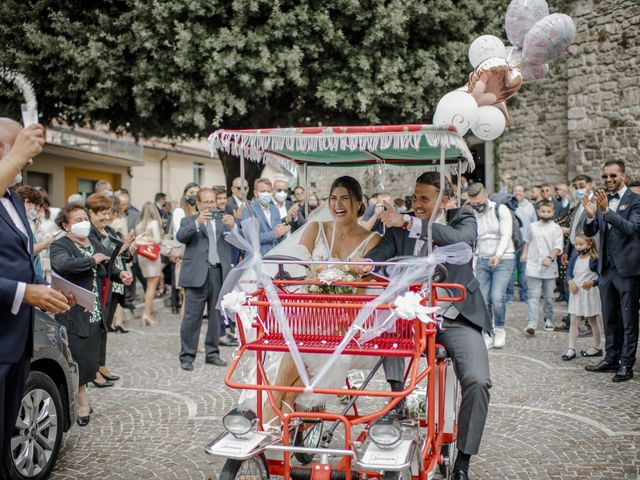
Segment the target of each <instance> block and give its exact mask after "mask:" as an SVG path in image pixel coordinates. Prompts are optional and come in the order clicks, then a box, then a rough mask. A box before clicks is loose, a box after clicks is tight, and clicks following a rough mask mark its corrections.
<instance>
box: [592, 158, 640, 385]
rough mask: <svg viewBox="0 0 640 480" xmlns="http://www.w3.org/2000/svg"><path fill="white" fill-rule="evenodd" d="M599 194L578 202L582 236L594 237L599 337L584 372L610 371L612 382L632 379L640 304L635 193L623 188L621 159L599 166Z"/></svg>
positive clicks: (639, 222) (639, 221)
mask: <svg viewBox="0 0 640 480" xmlns="http://www.w3.org/2000/svg"><path fill="white" fill-rule="evenodd" d="M602 180H603V182H604V185H605V189H606V192H605V190H598V191H597V192H596V194H595V203H592V202H590V201H589V199H588V198H586V197H585V198H583V199H582V205H583V207H584V211H585V214H586V217H587V220H586V222H585V224H584V233H585V234H586V235H588V236H590V237H593V236H595V235H596V234H599V237H600V242H599V243H600V245H599V251H600V261H599V263H598V273H599V274H600V279H599V287H600V298H601V300H602V317H603V320H604V333H605V337H606V340H605V351H606V354H605V357H604V359H603V360H602V361H601V362H599V363H597V364H596V365H588V366H587V367H586V368H585V370H587V371H588V372H615V375H614V377H613V381H614V382H624V381H627V380H630V379H631V378H633V365H634V363H635V361H636V350H637V347H638V303H639V302H640V195H637V194H636V193H633V192H632V191H631V190H630V189H629V188H627V186H626V180H627V174H626V173H625V165H624V162H623V161H621V160H611V161H608V162H607V163H605V164H604V167H603V169H602Z"/></svg>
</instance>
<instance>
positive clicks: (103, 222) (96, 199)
mask: <svg viewBox="0 0 640 480" xmlns="http://www.w3.org/2000/svg"><path fill="white" fill-rule="evenodd" d="M85 207H86V209H87V210H88V212H89V219H90V220H91V233H90V234H89V239H90V240H95V241H97V242H99V243H100V244H102V246H103V247H104V249H105V253H107V254H108V255H109V256H111V255H112V254H113V251H114V249H115V246H116V245H115V244H114V243H113V242H112V241H111V240H110V237H111V238H115V239H119V237H118V233H117V232H116V231H114V230H113V229H111V227H109V226H108V223H109V222H110V220H111V210H112V207H113V200H111V198H109V197H107V195H106V194H104V193H94V194H93V195H89V196H88V197H87V200H86V202H85ZM123 242H124V245H123V246H122V249H121V252H122V255H121V256H119V257H117V258H116V261H115V263H114V267H117V268H118V270H122V271H123V270H125V268H124V260H123V256H126V259H127V260H130V259H131V256H130V254H129V252H128V250H129V247H130V246H131V242H133V233H132V234H131V236H130V237H129V238H127V239H126V240H123ZM106 266H107V264H105V267H106ZM107 273H108V272H107ZM100 298H101V299H103V294H101V295H100ZM123 303H124V285H123V284H122V283H113V284H111V283H110V284H109V287H108V291H107V293H106V303H104V305H103V307H104V318H103V322H104V325H105V327H106V329H105V330H103V331H102V338H101V339H100V360H99V363H98V373H96V378H95V379H94V380H93V382H92V383H93V384H94V385H95V386H96V387H98V388H101V387H107V386H109V387H110V386H112V385H113V383H112V382H115V381H116V380H118V379H119V378H120V377H119V376H118V375H114V374H113V373H111V371H110V370H109V368H107V366H106V361H107V331H113V329H112V323H113V316H114V314H115V311H116V306H117V305H118V304H120V305H122V304H123ZM122 330H123V331H125V332H126V330H124V329H122Z"/></svg>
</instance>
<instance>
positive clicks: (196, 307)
mask: <svg viewBox="0 0 640 480" xmlns="http://www.w3.org/2000/svg"><path fill="white" fill-rule="evenodd" d="M196 205H197V208H198V212H199V213H198V214H196V215H192V216H189V217H185V218H183V219H182V222H181V223H180V229H179V230H178V233H177V234H176V239H177V240H178V241H179V242H182V243H184V244H185V252H184V257H183V258H182V270H181V272H180V285H181V286H182V287H183V288H184V303H185V310H184V318H183V320H182V325H181V326H180V339H181V348H180V366H181V367H182V369H183V370H187V371H190V370H193V361H194V360H195V357H196V352H197V348H198V338H199V337H200V328H201V327H202V314H203V313H204V308H205V306H207V308H208V312H209V322H208V327H207V337H206V340H205V363H206V364H210V365H216V366H220V367H224V366H226V362H225V361H224V360H222V359H221V358H220V350H219V337H220V312H219V311H218V310H217V309H216V304H217V302H218V295H219V293H220V289H221V288H222V283H223V282H224V279H225V277H226V276H227V274H228V273H229V271H230V270H231V267H230V265H231V257H232V252H231V244H230V243H229V242H227V241H226V240H225V238H224V236H225V234H227V233H229V232H230V231H231V230H232V229H233V228H234V227H235V219H234V217H233V216H232V215H229V214H225V213H224V212H223V211H214V210H215V208H216V193H215V191H214V190H213V189H211V188H202V189H200V191H199V192H198V200H197V202H196ZM204 259H207V260H206V261H205V260H204Z"/></svg>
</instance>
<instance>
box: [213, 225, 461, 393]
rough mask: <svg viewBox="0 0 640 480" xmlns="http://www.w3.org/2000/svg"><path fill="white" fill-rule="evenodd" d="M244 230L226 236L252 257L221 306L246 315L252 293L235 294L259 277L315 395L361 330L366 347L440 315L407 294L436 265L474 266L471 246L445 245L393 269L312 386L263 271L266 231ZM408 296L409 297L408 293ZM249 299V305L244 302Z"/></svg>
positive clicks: (231, 281)
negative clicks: (381, 312)
mask: <svg viewBox="0 0 640 480" xmlns="http://www.w3.org/2000/svg"><path fill="white" fill-rule="evenodd" d="M241 226H242V233H240V231H239V230H238V229H237V228H236V229H234V230H233V232H232V233H231V234H230V235H227V236H226V237H225V238H226V240H227V241H228V242H229V243H231V244H232V245H234V246H236V247H238V248H240V249H241V250H244V251H245V253H246V256H245V259H244V261H243V262H242V263H241V264H239V265H238V266H236V268H234V269H233V270H232V271H231V272H230V273H229V275H228V276H227V278H226V280H225V282H224V284H223V286H222V289H221V292H220V297H219V298H221V301H220V302H219V304H218V308H219V309H221V308H226V307H227V308H229V310H230V311H234V309H236V310H238V311H241V310H242V308H241V307H242V306H244V304H245V303H246V294H244V292H235V293H234V292H233V291H234V289H235V288H236V286H237V285H238V283H239V280H240V279H241V278H245V279H246V278H247V277H251V276H253V277H255V280H256V282H257V285H259V286H262V288H263V290H264V292H265V294H266V297H267V299H268V301H269V304H270V307H271V311H272V313H273V315H274V317H275V319H276V321H277V323H278V325H279V327H280V331H281V332H282V336H283V337H284V340H285V342H286V345H287V346H288V347H289V352H290V353H291V357H292V358H293V361H294V363H295V366H296V369H297V371H298V375H299V376H300V380H301V381H302V383H303V384H304V386H305V391H306V392H313V389H314V388H317V387H318V384H320V382H322V380H323V378H325V377H326V376H327V374H328V373H329V372H330V371H331V370H332V368H333V366H334V365H335V363H336V361H337V360H338V359H339V358H340V355H341V354H342V352H343V351H344V349H345V348H346V347H347V346H348V345H349V343H350V342H351V341H352V340H353V339H354V338H355V336H356V335H357V333H358V332H361V335H360V337H359V338H358V343H359V344H362V343H365V342H368V341H370V340H371V339H373V338H376V337H377V336H379V335H380V334H382V333H383V332H384V331H386V330H389V329H391V328H392V327H393V326H394V325H395V321H396V320H397V319H398V318H405V319H413V318H418V319H420V320H421V321H423V322H428V321H430V315H431V314H433V313H434V312H435V309H436V307H425V306H424V305H421V304H420V303H419V302H420V300H422V297H421V296H420V295H419V294H417V293H414V292H408V293H406V289H407V288H408V287H409V285H411V284H414V283H422V282H426V281H428V280H429V279H430V278H431V276H432V275H433V273H434V271H435V268H436V266H437V265H439V264H442V263H451V264H456V265H462V264H465V263H469V262H470V261H471V259H472V257H473V254H472V250H471V247H470V246H469V245H467V244H465V243H457V244H455V245H447V246H444V247H439V248H437V249H436V250H434V252H433V253H432V254H431V255H430V256H428V257H415V258H414V259H412V261H411V263H410V264H408V265H405V264H403V265H394V266H391V267H389V268H388V273H389V280H390V281H389V285H388V286H387V287H386V288H385V289H384V291H383V292H382V293H381V294H380V295H379V296H378V297H376V298H375V299H374V300H372V301H370V302H368V303H367V304H365V305H364V306H363V307H362V308H361V309H360V311H359V312H358V315H357V316H356V318H355V320H354V322H353V323H352V325H351V326H350V327H349V330H348V331H347V333H346V334H345V336H344V338H343V339H342V341H341V342H340V344H339V345H338V346H337V347H336V349H335V350H334V351H333V352H332V353H331V354H330V355H328V358H327V361H326V362H325V363H324V364H323V367H322V369H321V370H320V371H319V372H317V374H316V375H315V376H314V378H313V381H312V382H310V381H309V375H308V373H307V369H306V366H305V364H304V360H303V358H302V355H301V354H300V351H299V350H298V347H297V345H296V341H295V338H294V336H293V333H292V332H291V329H290V327H289V323H288V321H287V318H286V314H285V311H284V308H283V307H282V303H281V302H280V298H279V296H278V292H277V291H276V288H275V286H274V285H273V281H272V279H271V277H270V276H269V275H268V274H267V273H266V272H265V270H264V267H263V263H262V255H261V254H260V227H259V224H258V221H257V219H255V218H253V217H251V218H248V219H246V220H243V221H242V223H241ZM403 293H404V295H402V294H403ZM243 295H244V302H242V300H243ZM387 303H394V304H395V306H396V309H395V310H394V312H392V314H391V315H389V316H387V318H385V319H384V320H383V321H379V320H378V319H377V318H376V320H375V321H374V325H373V327H371V328H369V329H364V328H363V325H364V323H365V322H366V321H367V319H368V318H370V317H371V315H372V314H374V313H375V311H376V309H377V307H379V306H380V305H382V304H387ZM329 313H330V312H329V311H327V314H329ZM260 320H262V319H260Z"/></svg>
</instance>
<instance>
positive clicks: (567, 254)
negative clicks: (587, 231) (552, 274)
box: [562, 175, 593, 265]
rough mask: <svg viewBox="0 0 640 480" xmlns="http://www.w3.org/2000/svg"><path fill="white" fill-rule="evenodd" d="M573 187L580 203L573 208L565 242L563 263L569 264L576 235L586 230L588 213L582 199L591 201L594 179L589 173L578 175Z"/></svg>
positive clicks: (573, 251) (573, 252)
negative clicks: (585, 224) (585, 222)
mask: <svg viewBox="0 0 640 480" xmlns="http://www.w3.org/2000/svg"><path fill="white" fill-rule="evenodd" d="M572 183H573V188H574V189H575V194H576V198H577V199H578V205H577V206H576V208H575V209H574V210H573V213H572V214H571V218H570V222H569V227H568V228H569V231H568V233H569V238H568V239H567V242H566V243H565V249H564V253H563V254H562V264H563V265H568V264H569V260H571V257H572V255H573V254H575V253H576V252H575V245H574V244H575V239H576V235H577V234H579V233H583V232H584V221H585V219H586V214H585V211H584V207H583V205H582V199H583V198H587V199H588V200H589V201H591V200H592V199H593V180H592V179H591V177H590V176H588V175H578V176H577V177H576V178H574V179H573V182H572Z"/></svg>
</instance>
